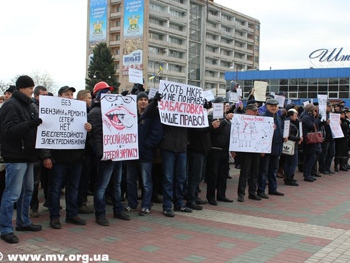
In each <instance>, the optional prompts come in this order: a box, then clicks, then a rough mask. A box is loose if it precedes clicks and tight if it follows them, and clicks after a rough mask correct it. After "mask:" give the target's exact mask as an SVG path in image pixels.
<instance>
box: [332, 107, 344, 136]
mask: <svg viewBox="0 0 350 263" xmlns="http://www.w3.org/2000/svg"><path fill="white" fill-rule="evenodd" d="M329 120H330V123H329V126H330V128H331V131H332V136H333V138H343V137H344V133H343V130H342V129H341V127H340V114H339V113H330V114H329Z"/></svg>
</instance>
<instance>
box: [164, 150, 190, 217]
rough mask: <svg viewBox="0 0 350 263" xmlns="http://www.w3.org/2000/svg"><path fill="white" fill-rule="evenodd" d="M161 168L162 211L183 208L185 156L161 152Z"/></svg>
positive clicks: (171, 152) (166, 151)
mask: <svg viewBox="0 0 350 263" xmlns="http://www.w3.org/2000/svg"><path fill="white" fill-rule="evenodd" d="M161 157H162V168H163V211H170V210H171V209H172V206H173V205H172V201H173V202H174V205H175V207H176V208H180V207H183V206H184V202H183V198H184V185H185V183H186V159H187V154H186V153H185V152H184V153H177V152H173V151H168V150H163V149H162V150H161Z"/></svg>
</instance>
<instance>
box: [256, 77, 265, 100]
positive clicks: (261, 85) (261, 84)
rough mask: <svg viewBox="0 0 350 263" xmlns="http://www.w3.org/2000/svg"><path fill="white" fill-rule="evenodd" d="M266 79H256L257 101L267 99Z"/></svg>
mask: <svg viewBox="0 0 350 263" xmlns="http://www.w3.org/2000/svg"><path fill="white" fill-rule="evenodd" d="M267 84H268V83H267V82H266V81H254V98H255V100H256V101H266V89H267Z"/></svg>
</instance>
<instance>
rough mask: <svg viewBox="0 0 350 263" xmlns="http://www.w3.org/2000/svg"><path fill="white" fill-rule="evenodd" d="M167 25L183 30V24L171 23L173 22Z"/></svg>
mask: <svg viewBox="0 0 350 263" xmlns="http://www.w3.org/2000/svg"><path fill="white" fill-rule="evenodd" d="M169 27H170V28H172V29H175V30H178V31H182V30H183V26H180V25H176V24H173V23H170V24H169Z"/></svg>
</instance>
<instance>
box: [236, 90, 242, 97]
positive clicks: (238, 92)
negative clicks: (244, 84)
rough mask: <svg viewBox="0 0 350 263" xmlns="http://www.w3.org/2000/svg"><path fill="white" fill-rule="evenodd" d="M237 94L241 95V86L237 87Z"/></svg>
mask: <svg viewBox="0 0 350 263" xmlns="http://www.w3.org/2000/svg"><path fill="white" fill-rule="evenodd" d="M237 94H238V96H240V97H242V94H243V93H242V89H241V88H238V89H237Z"/></svg>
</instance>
